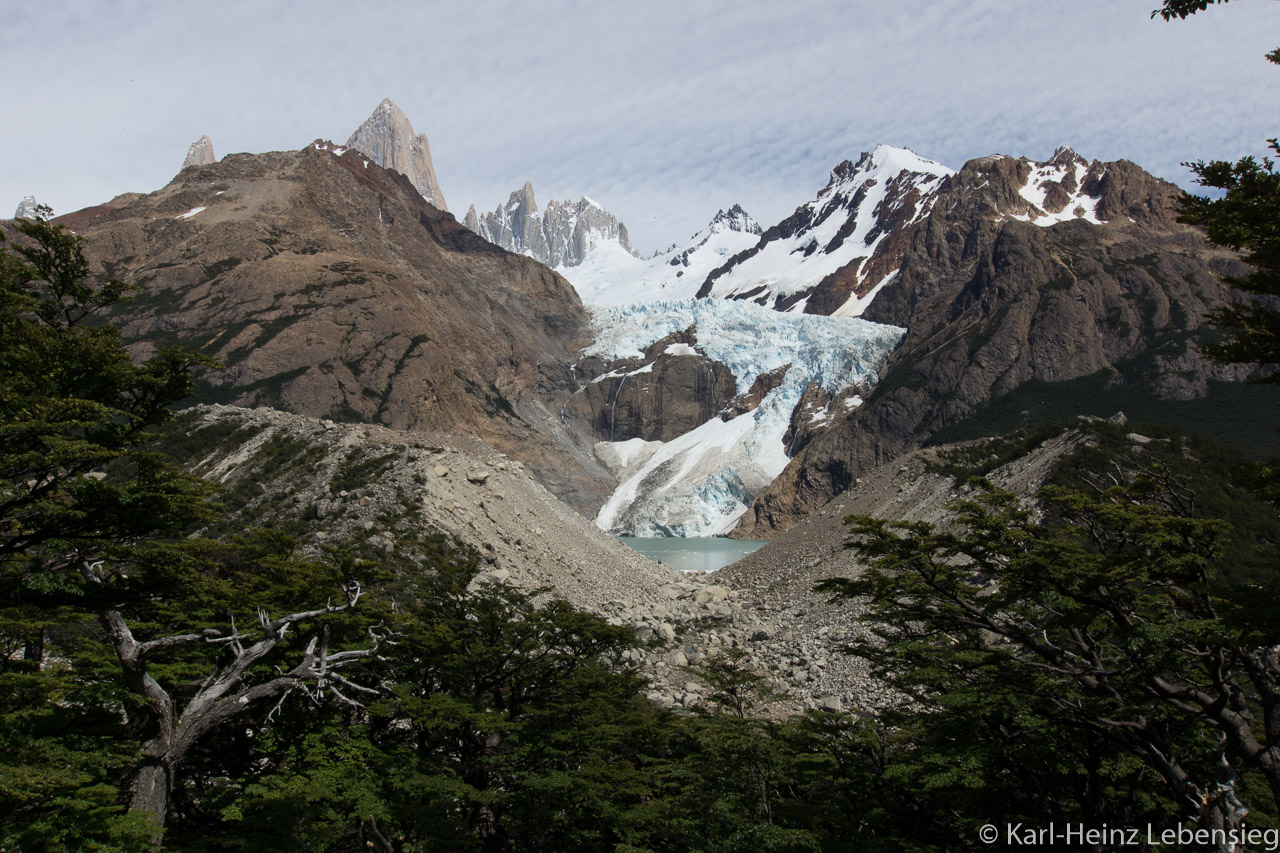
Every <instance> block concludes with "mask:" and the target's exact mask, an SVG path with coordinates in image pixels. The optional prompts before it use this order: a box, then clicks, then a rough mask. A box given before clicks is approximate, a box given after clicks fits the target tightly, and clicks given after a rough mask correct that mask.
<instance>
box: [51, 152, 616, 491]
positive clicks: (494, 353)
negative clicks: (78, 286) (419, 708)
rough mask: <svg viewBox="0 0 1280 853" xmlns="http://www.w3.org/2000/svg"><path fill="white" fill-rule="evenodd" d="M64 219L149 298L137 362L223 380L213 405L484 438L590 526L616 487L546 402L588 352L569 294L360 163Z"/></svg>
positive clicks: (198, 180)
mask: <svg viewBox="0 0 1280 853" xmlns="http://www.w3.org/2000/svg"><path fill="white" fill-rule="evenodd" d="M57 221H58V222H59V223H60V224H63V225H65V226H67V227H69V228H71V229H72V230H74V231H76V232H78V233H79V234H81V235H82V236H84V237H85V238H86V240H87V244H86V251H87V254H88V255H89V257H90V260H91V261H92V262H94V263H95V264H101V265H102V267H103V268H104V269H105V270H106V271H107V273H108V274H110V275H113V276H115V277H118V278H122V279H125V280H127V281H130V282H135V283H137V284H138V285H139V286H140V288H141V289H140V291H139V292H138V293H137V294H136V298H135V299H134V300H133V301H132V302H131V303H128V304H126V305H124V306H123V307H122V308H121V310H120V311H119V312H118V313H117V315H116V316H115V318H114V319H115V321H117V322H118V323H120V324H121V325H122V327H123V330H124V333H125V336H126V338H128V339H131V340H132V341H134V342H135V346H136V347H138V348H140V349H146V348H148V347H153V346H155V345H158V344H165V343H181V344H183V345H185V346H187V347H191V348H194V349H198V350H200V351H202V352H205V353H208V354H209V355H212V356H214V357H216V358H217V359H218V360H219V361H220V362H221V363H222V365H223V368H222V369H220V370H216V371H210V372H209V373H208V374H207V375H206V377H205V378H206V379H207V380H208V382H209V383H210V384H211V386H212V390H211V391H210V392H209V393H208V394H207V395H206V398H211V399H213V400H216V401H221V402H234V403H237V404H241V405H266V406H275V407H279V408H282V409H286V410H289V411H292V412H297V413H299V414H306V415H312V416H317V417H331V418H336V419H339V420H347V421H363V422H370V423H380V424H383V425H386V426H389V427H393V428H396V429H428V430H437V431H444V432H456V433H466V434H470V435H475V436H477V437H479V438H481V439H483V440H485V441H487V442H489V443H491V444H493V445H494V446H495V447H497V448H498V449H499V450H501V451H504V452H508V453H511V454H512V455H514V456H517V457H518V458H520V459H522V460H523V461H524V462H526V463H527V464H528V465H529V466H530V468H531V469H532V470H534V471H535V472H537V473H538V475H539V476H540V477H541V478H542V479H543V482H545V483H546V484H547V485H548V487H549V488H552V489H553V490H554V491H556V492H557V493H558V494H561V495H564V496H566V497H567V498H568V499H570V500H571V501H573V502H575V503H576V505H578V506H581V507H585V508H586V510H587V511H591V509H592V508H593V506H595V505H598V504H599V501H600V500H601V499H602V497H603V495H604V494H605V493H607V491H608V490H609V489H610V488H611V487H612V478H611V477H610V476H609V475H608V472H607V471H604V470H603V469H602V468H601V467H600V466H599V463H597V462H596V461H595V460H594V459H592V458H591V457H590V456H584V455H582V454H580V453H578V452H577V450H576V448H575V447H574V446H573V445H572V443H570V442H568V441H567V439H566V438H565V437H564V435H563V427H562V425H561V424H560V423H559V422H558V420H556V419H555V418H554V417H553V416H552V415H551V414H550V413H549V412H548V411H547V410H546V408H545V406H544V405H543V403H542V402H541V399H542V397H543V396H544V395H549V394H550V393H551V392H552V391H555V390H556V389H557V388H559V387H560V386H562V385H565V384H566V383H568V382H569V377H568V371H567V365H568V364H570V363H571V362H572V361H573V359H574V358H576V357H577V354H578V352H579V351H580V350H581V348H582V346H583V345H585V343H587V337H586V336H587V334H588V331H587V315H586V313H585V312H584V310H583V308H582V306H581V303H580V302H579V300H578V298H577V296H576V294H575V293H574V292H573V289H572V287H570V285H569V284H568V283H567V282H565V281H564V280H563V279H562V278H560V277H559V276H557V275H556V274H555V273H553V272H551V271H550V270H548V269H547V268H546V267H544V266H542V265H540V264H538V263H535V262H534V261H532V260H530V259H529V258H525V257H520V256H518V255H512V254H509V253H507V252H504V251H502V250H500V249H498V248H497V247H495V246H493V245H492V244H490V243H488V242H486V241H484V240H482V239H480V238H478V237H476V236H475V235H474V234H472V233H471V232H470V231H468V230H467V229H465V228H463V227H462V226H460V225H459V224H458V223H457V222H456V221H454V219H453V217H452V216H450V215H449V214H447V213H444V212H442V211H440V210H438V209H437V208H435V207H433V206H432V205H430V204H428V203H427V202H426V201H425V200H424V199H423V198H422V196H421V195H420V194H419V193H418V191H417V189H415V187H414V186H413V185H412V184H410V182H409V181H408V179H407V178H405V177H404V176H403V175H400V174H397V173H395V172H392V171H389V170H386V169H383V168H381V167H380V166H378V165H377V164H376V163H373V162H371V161H369V160H368V159H366V158H365V157H363V156H362V155H361V154H360V153H359V152H357V151H355V150H352V149H342V148H339V147H337V146H333V145H331V144H329V143H324V142H316V143H314V144H312V145H309V146H307V147H306V148H304V149H302V150H301V151H292V152H275V153H268V154H260V155H248V154H234V155H229V156H227V157H224V158H223V159H222V161H220V162H218V163H214V164H210V165H204V166H196V167H189V168H187V169H184V170H183V171H182V172H181V174H179V175H178V176H177V177H176V178H174V180H173V181H172V182H171V183H170V184H169V185H168V186H166V187H164V188H163V189H161V190H159V191H157V192H154V193H151V194H149V195H146V196H122V197H120V198H119V199H117V200H115V201H113V202H111V203H108V204H106V205H101V206H99V207H95V208H88V209H86V210H83V211H79V212H77V213H74V214H70V215H67V216H64V217H61V218H60V219H59V220H57Z"/></svg>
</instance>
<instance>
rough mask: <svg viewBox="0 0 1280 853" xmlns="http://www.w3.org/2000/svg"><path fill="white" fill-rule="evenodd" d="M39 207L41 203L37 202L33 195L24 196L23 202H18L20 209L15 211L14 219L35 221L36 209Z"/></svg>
mask: <svg viewBox="0 0 1280 853" xmlns="http://www.w3.org/2000/svg"><path fill="white" fill-rule="evenodd" d="M38 205H39V202H37V201H36V197H35V196H33V195H26V196H23V197H22V201H20V202H18V209H17V210H16V211H14V213H13V218H14V219H35V218H36V207H37V206H38Z"/></svg>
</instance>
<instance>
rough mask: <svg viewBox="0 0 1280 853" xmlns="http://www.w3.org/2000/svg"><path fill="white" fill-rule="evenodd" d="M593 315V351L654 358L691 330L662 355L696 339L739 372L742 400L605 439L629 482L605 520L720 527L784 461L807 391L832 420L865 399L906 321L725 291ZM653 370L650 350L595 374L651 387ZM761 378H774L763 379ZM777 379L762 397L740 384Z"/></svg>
mask: <svg viewBox="0 0 1280 853" xmlns="http://www.w3.org/2000/svg"><path fill="white" fill-rule="evenodd" d="M592 324H593V328H594V332H595V343H594V344H593V345H592V346H591V347H589V348H588V349H587V350H586V351H584V353H583V356H584V357H587V358H589V357H591V356H602V357H604V358H607V359H621V358H628V357H630V358H639V359H640V360H641V361H644V358H643V356H642V354H643V353H644V351H645V350H647V349H650V348H651V346H652V344H654V343H655V342H658V341H660V340H661V339H663V338H665V337H668V336H670V335H672V334H674V333H679V332H685V333H686V334H691V335H692V336H693V339H694V340H695V343H694V344H688V343H674V344H670V345H668V346H667V347H666V351H664V353H662V354H667V353H669V352H670V351H672V350H679V351H681V352H690V351H694V350H696V351H697V352H698V353H700V354H702V355H705V356H706V357H708V358H709V359H712V360H714V361H716V362H719V363H721V364H723V365H725V366H726V367H728V368H729V370H731V371H732V372H733V375H734V377H735V379H736V380H737V386H738V391H739V396H738V398H736V399H735V401H734V402H733V403H731V404H730V405H727V406H725V408H724V409H723V410H722V411H721V412H720V413H719V414H718V415H717V416H715V417H711V418H710V419H708V420H706V421H705V422H703V423H702V424H701V425H699V426H697V427H695V428H694V429H692V430H689V431H688V432H685V433H684V434H683V435H680V436H678V437H676V438H674V439H672V440H670V441H665V442H663V441H645V440H644V439H641V438H631V439H629V440H627V441H601V442H598V443H597V444H596V445H595V447H594V451H595V455H596V457H597V458H598V459H600V460H601V461H602V462H603V463H604V464H605V465H606V466H608V467H609V468H610V469H611V470H612V471H613V473H614V474H615V476H617V478H618V481H619V485H618V487H617V489H615V490H614V492H613V494H612V495H610V497H609V499H608V500H607V501H606V502H605V504H604V506H603V507H602V508H601V510H600V512H599V514H598V515H597V517H596V524H597V525H598V526H599V527H601V528H602V529H604V530H609V531H612V532H614V533H616V534H619V535H631V536H715V535H719V534H724V533H727V532H728V531H730V530H732V529H733V528H734V526H735V525H736V524H737V522H738V519H739V518H740V517H741V516H742V514H743V513H744V512H746V510H747V508H748V507H749V506H750V505H751V502H752V500H754V498H755V496H756V495H757V494H759V493H760V492H762V491H763V490H764V489H765V488H767V487H768V486H769V484H770V483H772V482H773V480H774V479H775V478H776V477H777V476H778V474H780V473H781V472H782V469H783V468H785V467H786V465H787V462H788V461H789V458H790V455H789V452H788V451H789V447H788V443H787V441H786V440H785V439H786V437H787V435H788V433H789V432H792V431H793V429H792V428H793V426H794V423H793V422H794V416H795V412H796V409H797V405H798V404H799V403H800V402H801V398H802V397H812V396H813V392H814V391H816V390H818V389H820V390H821V392H822V396H823V399H824V401H825V404H824V405H823V406H821V407H819V408H817V409H816V410H814V411H811V412H809V411H808V410H806V413H807V415H808V419H809V420H810V421H813V422H822V421H825V420H826V419H827V418H829V417H830V415H831V414H832V412H833V411H834V410H835V409H836V408H837V407H838V408H839V409H841V410H846V409H852V408H854V407H856V406H858V405H859V404H860V403H861V402H862V397H861V396H860V394H859V392H861V391H865V390H866V389H868V388H870V387H871V386H872V385H874V384H875V381H876V376H877V372H878V370H879V368H880V366H881V365H882V364H883V363H884V360H885V359H886V358H887V357H888V355H889V353H890V351H891V350H892V349H893V348H894V346H896V345H897V343H898V341H899V339H900V338H901V337H902V334H903V332H904V330H903V329H900V328H897V327H895V326H884V325H880V324H876V323H870V322H867V321H865V320H860V319H854V318H840V317H820V316H813V315H796V314H783V313H779V312H776V311H772V310H770V309H768V308H764V307H762V306H757V305H753V304H750V303H746V302H738V301H729V300H720V299H688V300H682V301H674V302H668V301H657V302H649V303H646V304H633V305H619V306H597V307H595V308H593V309H592ZM651 355H655V356H659V355H661V354H656V353H651ZM631 364H632V365H635V364H636V362H632V363H631ZM653 375H654V363H653V361H647V362H646V363H642V364H638V366H632V367H631V368H630V369H629V370H627V371H626V373H625V375H620V372H619V371H617V370H614V371H610V372H608V373H606V374H603V375H601V376H598V377H596V378H595V379H593V380H591V381H592V382H602V381H613V382H617V383H618V384H617V385H616V386H615V387H617V388H618V389H620V388H621V387H622V384H621V382H618V380H623V381H627V380H630V381H631V382H632V383H633V384H635V385H641V386H643V385H644V384H646V383H648V382H650V381H651V377H652V376H653ZM763 377H768V378H770V379H771V382H769V383H767V384H766V383H762V382H761V381H760V380H761V379H762V378H763ZM769 385H771V386H772V387H769V389H768V390H767V392H765V393H764V394H763V396H762V397H760V398H759V399H754V398H753V397H755V396H759V395H751V394H750V393H748V394H743V393H742V392H744V391H746V389H748V388H752V389H758V388H761V387H762V386H764V387H768V386H769ZM640 390H641V391H643V390H644V389H643V387H642V388H641V389H640ZM806 392H809V393H808V394H806ZM616 393H617V392H616V391H615V394H616ZM747 398H752V399H749V400H747ZM744 401H745V402H744ZM734 403H736V404H737V405H734Z"/></svg>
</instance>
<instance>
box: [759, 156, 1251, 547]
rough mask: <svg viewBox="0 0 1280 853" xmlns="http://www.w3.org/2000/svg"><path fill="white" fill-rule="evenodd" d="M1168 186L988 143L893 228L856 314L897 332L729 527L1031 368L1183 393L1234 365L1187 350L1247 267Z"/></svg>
mask: <svg viewBox="0 0 1280 853" xmlns="http://www.w3.org/2000/svg"><path fill="white" fill-rule="evenodd" d="M1180 192H1181V191H1180V190H1178V188H1177V187H1175V186H1173V185H1172V184H1169V183H1167V182H1165V181H1161V180H1159V179H1157V178H1154V177H1152V176H1151V175H1149V174H1148V173H1146V172H1144V171H1143V170H1142V169H1140V168H1139V167H1138V166H1136V165H1134V164H1133V163H1130V162H1127V161H1123V160H1122V161H1117V162H1114V163H1099V162H1097V161H1094V162H1092V163H1090V162H1087V161H1085V160H1083V159H1082V158H1080V157H1078V156H1077V155H1076V154H1075V153H1074V152H1071V151H1070V150H1068V149H1062V150H1060V151H1059V152H1057V154H1056V155H1055V157H1054V158H1053V159H1052V160H1050V161H1048V162H1045V163H1035V162H1032V161H1029V160H1027V159H1025V158H1022V159H1015V158H1012V157H1005V156H993V157H985V158H981V159H978V160H974V161H971V162H969V163H967V164H966V165H965V166H964V168H963V169H961V170H960V171H959V172H958V173H956V174H954V175H951V176H948V177H945V178H942V179H940V180H939V182H938V187H937V190H936V192H935V194H934V195H933V197H932V201H931V204H930V208H929V212H928V214H927V215H925V216H924V217H923V218H920V219H918V220H913V222H912V224H911V225H910V226H909V227H908V228H907V229H906V230H905V231H903V232H901V233H900V234H899V235H898V237H894V238H892V239H895V240H897V239H900V240H902V241H903V243H904V245H903V248H902V251H901V255H900V257H899V258H898V259H897V260H895V261H894V263H895V264H896V269H895V271H893V278H892V279H891V281H890V282H889V283H888V284H887V285H885V286H884V287H883V288H882V289H880V290H879V292H878V293H877V295H876V296H875V298H874V299H873V300H872V301H871V302H870V304H869V306H868V307H867V308H866V309H865V311H864V312H863V314H862V316H863V317H864V318H865V319H868V320H873V321H876V322H881V323H889V324H893V325H896V326H904V327H906V328H907V330H908V331H907V333H906V337H905V338H904V339H903V341H902V343H901V345H900V346H899V347H898V348H897V349H896V350H895V351H894V352H893V353H892V355H891V356H890V358H889V360H888V361H887V363H886V364H885V366H884V368H883V369H882V371H881V381H880V382H879V383H878V384H877V386H876V388H875V390H874V392H873V393H872V394H871V396H870V397H869V398H868V399H867V401H866V403H865V404H864V405H862V406H860V407H858V408H857V409H855V410H852V411H850V412H845V413H839V415H838V416H837V418H836V419H834V420H833V421H832V422H831V424H830V425H829V426H828V428H827V429H825V431H823V432H822V433H821V434H820V435H817V436H814V437H813V438H812V440H811V441H810V442H809V443H808V444H807V445H806V446H804V447H803V449H802V450H800V451H799V452H798V453H797V454H796V456H795V457H794V458H793V459H792V460H791V461H790V462H789V463H788V465H787V468H786V470H785V471H784V472H783V473H782V474H781V475H780V476H779V477H778V479H777V480H775V481H774V483H773V484H772V485H771V486H770V487H769V489H768V490H767V491H765V492H764V493H763V494H762V495H760V496H759V497H757V499H756V501H755V503H754V504H753V506H752V508H751V511H750V512H748V513H747V514H746V515H745V516H744V517H743V520H742V522H741V524H740V525H739V527H738V528H737V530H736V531H735V533H734V535H737V536H743V537H746V538H769V537H771V536H774V535H777V533H778V532H780V531H782V530H785V529H787V528H788V527H790V526H792V525H794V524H796V523H797V522H799V521H800V520H801V519H803V518H804V517H805V516H807V515H808V514H809V513H810V512H813V511H815V510H816V509H818V508H819V507H821V506H822V505H823V504H825V503H826V502H827V501H828V500H829V499H830V498H831V497H832V496H833V495H836V494H839V493H840V492H843V491H844V490H845V489H847V488H849V487H850V485H851V484H852V483H853V481H854V479H855V478H856V477H858V476H859V475H860V474H861V473H862V472H864V471H867V470H869V469H870V468H872V467H874V466H876V465H878V464H882V463H884V462H887V461H888V460H891V459H893V458H894V457H896V456H898V455H899V454H901V453H903V452H904V451H906V450H909V449H911V448H913V447H917V446H919V445H920V444H922V443H923V442H924V441H925V440H926V439H928V437H929V436H931V435H932V434H933V433H935V432H937V431H938V430H941V429H943V428H945V427H948V426H950V425H953V424H956V423H958V422H959V421H961V420H963V419H965V418H966V417H968V416H970V415H972V414H973V413H974V412H975V411H977V410H979V408H980V407H981V406H983V404H985V403H987V402H988V401H990V400H991V399H993V398H995V397H998V396H1000V395H1002V394H1006V393H1008V392H1010V391H1013V390H1014V389H1016V388H1018V387H1019V386H1021V385H1023V384H1024V383H1026V382H1028V381H1030V380H1040V381H1042V382H1049V383H1054V382H1063V381H1065V380H1072V379H1077V378H1081V377H1087V376H1092V375H1095V374H1102V372H1105V373H1106V375H1107V376H1108V377H1109V381H1112V382H1121V383H1127V384H1128V385H1129V386H1131V387H1133V388H1134V389H1135V392H1145V393H1151V394H1155V395H1158V396H1160V397H1163V398H1165V399H1186V398H1190V397H1194V396H1199V395H1203V394H1204V393H1206V391H1207V390H1208V386H1209V383H1210V382H1211V381H1214V380H1238V379H1240V378H1242V377H1243V376H1244V374H1245V373H1246V372H1247V371H1246V369H1244V368H1241V367H1238V366H1222V365H1218V364H1214V363H1211V362H1208V361H1207V360H1206V359H1205V358H1204V357H1203V356H1201V355H1200V354H1199V352H1198V350H1197V348H1196V345H1197V343H1198V342H1199V341H1202V340H1204V339H1205V335H1206V334H1207V333H1208V331H1209V330H1208V329H1207V328H1206V326H1205V321H1204V317H1205V315H1206V314H1207V313H1208V312H1209V311H1212V310H1213V309H1215V308H1217V307H1219V306H1222V305H1224V304H1227V303H1228V302H1229V301H1230V300H1231V298H1232V295H1231V292H1230V290H1229V289H1228V288H1227V286H1226V285H1224V284H1223V283H1222V281H1221V276H1222V275H1224V274H1233V273H1237V272H1239V271H1240V270H1241V266H1240V264H1239V261H1238V260H1237V258H1236V256H1235V255H1233V254H1231V253H1227V252H1223V251H1221V250H1218V249H1216V248H1215V247H1213V246H1212V245H1210V244H1209V243H1208V242H1207V241H1206V240H1205V238H1204V236H1203V234H1202V233H1201V232H1199V231H1198V230H1196V229H1193V228H1191V227H1189V226H1186V225H1182V224H1180V223H1178V222H1177V221H1176V218H1177V212H1178V204H1177V201H1178V197H1179V195H1180ZM890 239H891V238H886V239H885V243H886V244H887V243H889V241H890ZM873 260H874V258H873ZM878 272H879V271H877V274H878ZM886 274H887V273H886ZM872 278H874V274H873V276H872ZM868 280H870V279H868ZM865 283H866V282H864V283H863V284H864V285H865ZM814 298H816V294H814V295H813V296H811V298H810V301H809V305H807V306H806V309H807V308H808V307H809V306H810V305H812V304H814Z"/></svg>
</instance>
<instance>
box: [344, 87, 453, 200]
mask: <svg viewBox="0 0 1280 853" xmlns="http://www.w3.org/2000/svg"><path fill="white" fill-rule="evenodd" d="M347 147H348V148H354V149H356V150H357V151H359V152H360V153H361V154H364V155H365V156H366V157H368V158H369V159H370V160H372V161H373V162H375V163H377V164H378V165H379V166H382V167H383V168H384V169H394V170H395V171H397V172H399V173H400V174H402V175H404V176H405V177H407V178H408V179H409V180H410V182H412V184H413V185H414V187H415V188H416V189H417V190H418V192H419V193H421V194H422V197H423V198H425V199H426V200H427V201H428V202H430V203H431V204H433V205H434V206H436V207H438V208H440V209H441V210H448V209H449V206H448V204H446V203H445V200H444V192H443V191H442V190H441V189H440V182H439V181H438V180H436V170H435V167H434V166H433V165H432V163H431V147H430V146H429V145H428V143H427V135H426V134H425V133H414V131H413V125H412V124H410V123H409V118H408V116H406V115H405V114H404V111H403V110H401V109H400V108H399V107H398V106H396V105H395V103H394V102H393V101H392V100H391V99H390V98H383V99H382V103H380V104H378V106H377V108H376V109H375V110H374V111H373V113H372V115H370V116H369V118H367V119H366V120H365V122H364V124H362V125H360V127H358V128H356V131H355V133H353V134H351V137H350V138H349V139H347Z"/></svg>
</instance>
